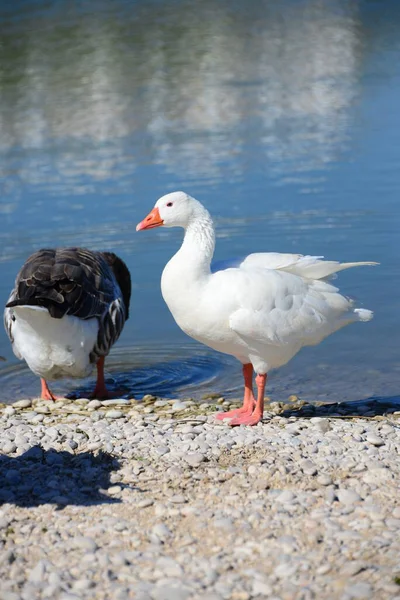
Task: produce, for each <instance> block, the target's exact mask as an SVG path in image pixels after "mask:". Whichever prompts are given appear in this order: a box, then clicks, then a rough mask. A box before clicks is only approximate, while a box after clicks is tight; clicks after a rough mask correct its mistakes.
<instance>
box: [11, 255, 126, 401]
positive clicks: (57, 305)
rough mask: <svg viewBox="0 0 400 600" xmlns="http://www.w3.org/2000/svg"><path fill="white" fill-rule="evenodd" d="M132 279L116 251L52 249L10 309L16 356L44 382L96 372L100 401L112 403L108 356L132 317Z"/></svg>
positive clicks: (25, 271) (28, 266)
mask: <svg viewBox="0 0 400 600" xmlns="http://www.w3.org/2000/svg"><path fill="white" fill-rule="evenodd" d="M130 296H131V278H130V274H129V270H128V268H127V266H126V265H125V263H124V262H123V261H122V260H121V259H120V258H119V257H118V256H116V255H115V254H113V253H112V252H92V251H91V250H87V249H86V248H56V249H53V248H45V249H42V250H38V251H37V252H35V253H34V254H32V255H31V256H30V257H29V258H28V259H27V261H26V262H25V264H24V265H23V266H22V268H21V270H20V271H19V273H18V275H17V278H16V281H15V287H14V289H13V290H12V292H11V295H10V297H9V299H8V302H7V304H6V308H5V310H4V325H5V328H6V332H7V334H8V337H9V338H10V341H11V344H12V348H13V351H14V354H15V355H16V356H17V357H18V358H19V359H21V360H22V359H24V360H25V361H26V362H27V364H28V366H29V368H30V369H31V371H33V372H34V373H35V374H36V375H38V376H39V377H40V378H41V383H42V392H41V396H42V398H43V399H45V400H55V399H56V398H55V396H54V395H53V394H52V392H51V391H50V389H49V387H48V385H47V381H46V380H48V379H59V378H61V377H85V376H87V375H89V374H90V372H91V370H92V368H93V364H94V363H96V365H97V383H96V387H95V390H94V392H93V397H97V398H105V397H108V392H107V389H106V387H105V382H104V357H105V356H107V354H108V353H109V351H110V349H111V346H112V345H113V344H114V343H115V342H116V341H117V339H118V337H119V335H120V334H121V331H122V329H123V326H124V323H125V321H126V320H127V319H128V316H129V301H130Z"/></svg>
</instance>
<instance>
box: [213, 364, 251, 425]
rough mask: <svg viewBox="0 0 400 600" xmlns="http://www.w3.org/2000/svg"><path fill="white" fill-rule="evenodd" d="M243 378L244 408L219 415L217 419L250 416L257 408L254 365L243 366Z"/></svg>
mask: <svg viewBox="0 0 400 600" xmlns="http://www.w3.org/2000/svg"><path fill="white" fill-rule="evenodd" d="M243 377H244V397H243V406H242V407H241V408H235V409H234V410H229V411H228V412H223V413H219V414H217V415H216V417H217V419H220V420H222V419H233V418H234V417H239V416H241V415H242V416H243V415H246V416H250V415H251V414H252V412H253V409H254V407H255V404H256V401H255V398H254V395H253V365H252V364H251V363H247V364H246V365H243Z"/></svg>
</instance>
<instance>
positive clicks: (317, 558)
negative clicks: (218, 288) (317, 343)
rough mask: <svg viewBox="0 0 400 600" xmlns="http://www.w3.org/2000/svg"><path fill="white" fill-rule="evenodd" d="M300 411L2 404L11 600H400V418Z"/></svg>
mask: <svg viewBox="0 0 400 600" xmlns="http://www.w3.org/2000/svg"><path fill="white" fill-rule="evenodd" d="M292 400H294V402H292V403H291V404H285V405H283V404H280V403H271V404H270V405H267V410H266V414H265V418H264V421H263V423H262V424H259V425H257V426H255V427H239V428H230V427H229V426H228V425H227V424H226V423H222V422H219V421H216V419H215V418H214V416H213V415H214V413H215V411H216V410H221V409H224V410H226V409H228V408H230V407H231V406H232V405H233V406H235V405H237V403H234V402H231V401H224V400H223V399H222V398H220V399H217V400H215V399H210V400H208V401H203V402H201V403H200V404H199V403H198V402H193V401H191V400H189V401H187V402H186V404H185V402H184V401H182V400H176V401H174V400H162V399H159V398H155V397H154V396H145V397H144V398H143V399H142V400H141V401H136V400H122V399H121V400H119V401H118V400H112V401H106V402H105V403H104V402H103V403H100V401H97V400H94V401H88V400H84V399H83V400H82V399H81V400H74V401H72V400H62V401H60V402H57V403H54V404H53V405H52V406H50V405H49V404H50V403H48V402H43V401H40V400H33V401H31V400H21V401H19V402H17V403H14V405H11V406H10V405H7V406H4V405H2V406H1V407H0V432H1V436H0V473H1V481H2V485H1V488H0V532H1V538H0V539H1V542H2V546H0V579H1V581H2V588H1V591H0V600H20V599H21V600H25V598H26V599H28V598H60V600H75V599H79V598H88V599H89V598H90V599H92V598H94V599H104V600H106V599H109V598H111V599H114V598H115V599H116V600H123V599H124V598H126V599H128V598H135V600H200V599H203V600H225V599H226V600H251V599H253V598H274V599H276V600H277V599H282V600H293V599H299V600H300V599H304V600H308V599H309V598H310V599H312V598H317V599H318V600H320V599H326V600H328V599H329V600H332V599H335V598H340V599H343V600H350V599H352V598H374V597H376V598H378V597H379V598H380V599H382V600H384V599H386V598H388V599H389V598H390V600H393V599H395V598H396V599H398V600H400V579H399V578H400V560H399V558H398V557H399V556H400V536H399V535H398V532H399V529H400V497H399V495H398V490H399V484H400V461H399V452H400V408H399V407H398V406H397V407H396V406H395V405H393V406H391V407H387V406H384V405H383V403H380V402H379V401H378V400H373V399H371V400H366V401H362V402H357V403H343V404H336V405H320V406H315V405H307V404H304V403H301V402H299V401H298V399H296V398H292ZM228 405H229V406H228ZM350 405H351V406H350ZM355 405H356V406H355ZM396 408H397V410H396ZM388 410H389V413H388V414H385V412H387V411H388Z"/></svg>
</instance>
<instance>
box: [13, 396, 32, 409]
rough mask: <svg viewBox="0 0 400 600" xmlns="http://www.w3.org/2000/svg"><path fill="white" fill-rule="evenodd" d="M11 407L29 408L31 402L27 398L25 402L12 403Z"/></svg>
mask: <svg viewBox="0 0 400 600" xmlns="http://www.w3.org/2000/svg"><path fill="white" fill-rule="evenodd" d="M12 406H13V407H14V408H29V407H30V406H32V400H30V399H29V398H27V399H26V400H17V401H16V402H13V404H12Z"/></svg>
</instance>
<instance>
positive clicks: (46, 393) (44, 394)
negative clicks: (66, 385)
mask: <svg viewBox="0 0 400 600" xmlns="http://www.w3.org/2000/svg"><path fill="white" fill-rule="evenodd" d="M40 383H41V384H42V391H41V392H40V396H41V398H42V400H52V401H53V402H55V401H56V400H57V396H54V394H52V393H51V391H50V390H49V386H48V385H47V382H46V380H45V379H43V377H41V378H40Z"/></svg>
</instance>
